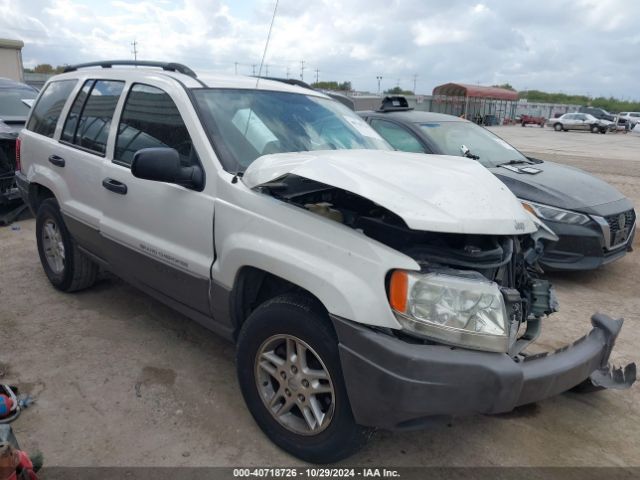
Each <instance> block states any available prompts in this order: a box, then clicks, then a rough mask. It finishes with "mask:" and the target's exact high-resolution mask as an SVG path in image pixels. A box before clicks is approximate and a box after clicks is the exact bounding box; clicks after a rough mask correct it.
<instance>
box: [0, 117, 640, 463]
mask: <svg viewBox="0 0 640 480" xmlns="http://www.w3.org/2000/svg"><path fill="white" fill-rule="evenodd" d="M496 131H497V132H498V133H499V134H500V135H502V136H503V137H504V138H505V139H506V140H508V141H510V142H512V143H513V144H514V145H516V146H517V147H519V148H521V149H522V150H524V151H526V152H527V153H532V154H535V155H536V156H537V157H539V158H546V159H550V160H551V159H552V160H555V161H558V162H562V163H566V164H568V165H574V166H577V167H580V168H584V169H586V170H588V171H590V172H593V173H594V174H596V175H599V176H601V177H602V178H604V179H605V180H607V181H609V182H610V183H612V184H613V185H615V186H616V187H617V188H619V189H620V190H621V191H622V192H624V193H625V194H626V195H628V196H629V197H631V198H632V199H633V200H634V202H635V204H636V205H638V203H639V202H640V162H639V161H638V160H640V156H639V155H638V154H637V149H638V147H639V146H640V137H635V138H632V137H631V136H624V135H611V134H609V135H592V134H581V133H564V134H560V133H556V132H552V131H550V130H549V129H540V128H534V127H529V128H521V127H500V128H497V129H496ZM634 142H635V143H634ZM541 145H544V148H543V147H541ZM34 227H35V223H34V221H33V220H25V221H21V222H19V223H17V224H14V226H13V227H6V228H0V299H1V306H2V308H1V309H0V339H1V343H0V381H3V382H10V383H15V384H17V385H19V387H20V388H21V389H22V391H24V392H28V393H31V394H33V395H34V396H35V397H36V398H37V403H36V404H35V405H34V406H33V407H32V408H30V409H29V410H27V411H26V412H24V413H23V415H22V417H21V418H20V419H19V420H18V421H17V422H16V423H14V429H15V432H16V434H17V436H18V439H19V440H20V442H21V444H22V447H23V448H25V449H26V450H28V451H35V450H41V451H42V452H43V454H44V458H45V464H47V465H49V466H53V465H56V466H87V465H91V466H133V465H143V466H175V465H190V466H238V465H244V466H249V465H277V466H284V465H300V462H299V461H297V460H296V459H294V458H292V457H290V456H289V455H287V454H285V453H284V452H282V451H280V450H279V449H278V448H276V447H275V446H274V445H273V444H271V442H270V441H269V440H268V439H267V438H266V437H265V436H264V435H262V433H261V432H260V430H259V429H258V428H257V427H256V425H255V424H254V422H253V420H252V418H251V416H250V414H249V413H248V411H247V410H246V408H245V406H244V403H243V401H242V399H241V396H240V392H239V389H238V386H237V383H236V380H235V371H234V361H233V357H234V348H233V346H232V345H231V344H228V343H226V342H224V341H222V340H220V339H219V338H218V337H216V336H215V335H214V334H213V333H210V332H208V331H206V330H204V329H203V328H201V327H200V326H198V325H197V324H195V323H194V322H191V321H189V320H188V319H186V318H184V317H182V316H180V315H179V314H176V313H175V312H173V311H172V310H170V309H169V308H167V307H165V306H163V305H161V304H160V303H158V302H156V301H154V300H152V299H151V298H149V297H147V296H146V295H144V294H142V293H140V292H139V291H137V290H135V289H134V288H132V287H130V286H128V285H127V284H125V283H123V282H122V281H120V280H118V279H115V278H112V277H106V278H105V279H103V280H102V281H101V282H100V283H99V284H98V285H96V286H95V287H94V288H92V289H91V290H88V291H85V292H80V293H77V294H71V295H67V294H63V293H60V292H58V291H56V290H54V289H53V288H52V287H51V286H50V285H49V283H48V281H47V280H46V278H45V276H44V274H43V272H42V269H41V267H40V263H39V259H38V255H37V251H36V244H35V236H34ZM639 239H640V235H639V236H638V237H636V245H635V247H636V248H638V246H639V245H638V241H639ZM639 268H640V257H639V256H638V254H637V253H633V254H631V255H627V256H626V257H625V258H624V259H622V260H621V261H619V262H616V263H614V264H612V265H609V266H606V267H604V268H602V269H599V270H597V271H594V272H588V273H573V274H555V275H553V277H552V280H553V281H554V283H555V284H556V286H557V289H558V295H559V299H560V302H561V311H560V312H559V313H558V314H556V315H554V316H553V317H552V318H550V319H548V320H547V321H546V324H545V330H544V333H543V335H542V337H541V339H540V340H539V342H538V346H539V347H544V348H551V347H558V346H560V345H562V344H565V343H567V342H570V341H572V340H574V339H575V338H577V337H579V336H581V335H583V334H584V333H586V332H587V331H588V330H589V328H590V325H589V317H590V316H591V314H592V313H594V312H596V311H601V312H605V313H608V314H610V315H612V316H616V317H619V316H621V317H624V318H625V319H626V324H625V327H624V328H623V331H622V334H621V338H620V339H619V341H618V344H617V346H616V349H615V352H614V359H615V361H616V362H619V363H625V362H629V361H633V360H636V361H637V360H638V359H639V356H638V345H639V344H640V329H639V328H638V326H639V325H638V311H640V299H639V298H638V290H639V285H638V273H639V271H640V270H639ZM388 394H389V395H392V394H393V392H388ZM639 407H640V388H638V387H637V386H635V387H634V388H632V389H631V390H630V391H605V392H599V393H595V394H590V395H580V394H574V393H568V394H564V395H561V396H559V397H556V398H553V399H550V400H547V401H544V402H541V403H539V404H535V405H532V406H527V407H524V408H521V409H519V410H517V411H516V412H513V413H510V414H507V415H500V416H493V417H490V416H477V417H468V418H458V419H454V421H453V422H452V423H451V424H450V425H443V426H440V427H435V428H432V429H429V430H423V431H417V432H408V433H387V432H379V433H378V434H377V435H376V437H375V438H374V439H373V441H371V442H370V443H369V445H368V446H367V447H365V448H364V449H363V450H362V451H361V452H360V453H359V454H358V455H356V456H355V457H353V458H351V459H350V460H348V461H347V462H346V463H348V464H355V465H369V466H379V465H388V466H420V465H440V466H496V465H506V466H542V465H546V466H556V465H563V466H565V465H566V466H568V465H571V466H596V465H597V466H629V465H640V420H639V416H638V412H639V411H640V409H639Z"/></svg>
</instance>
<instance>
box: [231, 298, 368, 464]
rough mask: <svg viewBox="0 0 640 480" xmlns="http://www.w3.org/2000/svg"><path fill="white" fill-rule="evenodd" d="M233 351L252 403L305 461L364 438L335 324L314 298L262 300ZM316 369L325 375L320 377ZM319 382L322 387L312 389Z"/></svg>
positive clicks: (265, 427) (266, 427)
mask: <svg viewBox="0 0 640 480" xmlns="http://www.w3.org/2000/svg"><path fill="white" fill-rule="evenodd" d="M279 342H280V343H279ZM236 351H237V354H236V365H237V374H238V382H239V383H240V388H241V390H242V395H243V396H244V399H245V402H246V404H247V407H248V408H249V411H250V412H251V414H252V415H253V418H254V419H255V421H256V423H257V424H258V425H259V426H260V428H261V429H262V431H263V432H264V433H265V434H266V435H267V436H268V437H269V438H270V439H271V441H272V442H273V443H275V444H276V445H278V446H279V447H280V448H282V449H283V450H285V451H287V452H289V453H290V454H292V455H294V456H296V457H298V458H300V459H302V460H305V461H307V462H312V463H329V462H336V461H338V460H341V459H343V458H346V457H348V456H350V455H352V454H353V453H355V452H356V451H357V450H358V449H360V448H361V447H362V446H363V445H364V444H365V443H366V441H367V439H368V438H369V436H370V430H369V429H367V428H364V427H362V426H360V425H357V424H356V422H355V420H354V418H353V413H352V412H351V406H350V404H349V398H348V396H347V389H346V387H345V384H344V380H343V377H342V368H341V365H340V355H339V352H338V340H337V338H336V334H335V332H334V330H333V326H332V325H331V323H330V321H329V319H328V318H327V314H326V313H324V312H321V308H320V307H319V306H317V305H316V304H315V302H314V301H313V300H312V299H311V298H309V297H307V296H304V295H300V294H285V295H281V296H278V297H276V298H273V299H271V300H269V301H267V302H265V303H263V304H262V305H260V306H259V307H258V308H257V309H256V310H255V311H254V312H253V313H251V315H250V316H249V318H248V319H247V320H246V322H245V323H244V325H243V326H242V329H241V330H240V335H239V337H238V343H237V350H236ZM300 352H303V353H302V354H300ZM291 359H295V360H291ZM298 359H304V363H296V362H298ZM313 372H316V373H313ZM317 372H325V374H326V379H325V378H323V379H322V380H317V379H318V378H320V376H319V375H318V374H317ZM314 379H315V380H314ZM320 382H324V383H320ZM321 387H322V389H323V390H324V393H319V394H318V393H315V390H314V389H319V388H321ZM312 400H313V403H312ZM305 402H306V403H305ZM306 405H311V408H309V406H306ZM283 410H284V411H285V412H286V413H280V412H282V411H283ZM311 411H313V412H314V413H313V414H311V413H310V412H311ZM305 412H306V413H307V415H311V417H310V420H308V419H307V416H305ZM315 412H322V414H321V415H318V414H316V413H315ZM318 419H321V420H318ZM314 422H315V423H314Z"/></svg>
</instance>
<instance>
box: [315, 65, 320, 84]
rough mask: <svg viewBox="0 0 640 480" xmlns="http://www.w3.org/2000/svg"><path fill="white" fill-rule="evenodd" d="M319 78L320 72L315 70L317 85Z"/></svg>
mask: <svg viewBox="0 0 640 480" xmlns="http://www.w3.org/2000/svg"><path fill="white" fill-rule="evenodd" d="M319 78H320V70H318V69H317V68H316V83H318V79H319Z"/></svg>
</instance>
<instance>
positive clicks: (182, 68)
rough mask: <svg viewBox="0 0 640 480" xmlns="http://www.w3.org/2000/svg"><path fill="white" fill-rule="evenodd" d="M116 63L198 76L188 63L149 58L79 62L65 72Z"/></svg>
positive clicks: (65, 69) (109, 65)
mask: <svg viewBox="0 0 640 480" xmlns="http://www.w3.org/2000/svg"><path fill="white" fill-rule="evenodd" d="M115 65H127V66H133V67H159V68H162V69H163V70H166V71H168V72H178V73H182V74H184V75H188V76H190V77H193V78H198V76H197V75H196V72H194V71H193V70H191V69H190V68H189V67H187V66H186V65H183V64H181V63H173V62H152V61H147V60H103V61H101V62H89V63H78V64H77V65H67V66H66V67H64V70H63V72H64V73H67V72H75V71H76V70H78V69H79V68H88V67H102V68H111V67H113V66H115Z"/></svg>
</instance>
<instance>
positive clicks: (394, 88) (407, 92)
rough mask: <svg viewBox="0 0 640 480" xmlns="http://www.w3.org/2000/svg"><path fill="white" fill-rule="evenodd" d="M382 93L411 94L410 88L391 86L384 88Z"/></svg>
mask: <svg viewBox="0 0 640 480" xmlns="http://www.w3.org/2000/svg"><path fill="white" fill-rule="evenodd" d="M384 93H386V94H389V95H413V92H412V91H411V90H403V89H401V88H400V87H393V88H390V89H389V90H385V91H384Z"/></svg>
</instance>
